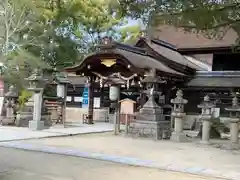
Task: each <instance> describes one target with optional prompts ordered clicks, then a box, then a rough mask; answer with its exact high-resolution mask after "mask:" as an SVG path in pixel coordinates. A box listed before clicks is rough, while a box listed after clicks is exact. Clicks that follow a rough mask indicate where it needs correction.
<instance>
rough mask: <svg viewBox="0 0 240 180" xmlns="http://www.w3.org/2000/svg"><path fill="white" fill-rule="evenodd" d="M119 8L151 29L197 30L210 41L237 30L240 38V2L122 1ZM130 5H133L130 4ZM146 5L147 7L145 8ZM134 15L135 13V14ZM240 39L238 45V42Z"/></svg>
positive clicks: (120, 0) (228, 0)
mask: <svg viewBox="0 0 240 180" xmlns="http://www.w3.org/2000/svg"><path fill="white" fill-rule="evenodd" d="M118 2H119V3H118V6H120V7H121V8H124V9H126V10H127V12H126V10H125V11H123V10H121V8H119V9H120V11H121V12H125V14H127V15H129V16H131V17H132V18H143V19H144V20H146V19H147V18H146V17H144V16H146V14H147V13H146V11H147V12H150V13H148V16H149V18H148V19H147V20H148V23H149V27H151V28H154V27H156V26H159V25H161V24H170V25H174V26H176V27H182V28H185V30H191V31H192V30H194V31H195V32H196V33H201V34H204V35H206V36H207V37H208V38H222V37H223V36H224V35H225V33H226V32H227V30H229V29H230V28H231V29H234V30H235V31H236V33H238V37H240V36H239V35H240V34H239V33H240V26H239V24H240V14H239V12H240V11H239V10H240V2H239V1H237V0H221V1H219V0H213V1H209V0H189V1H185V0H179V1H175V0H169V1H163V0H140V1H139V0H119V1H118ZM129 2H131V3H129ZM146 5H147V7H148V8H147V7H146ZM132 12H133V13H132ZM239 40H240V39H239V38H238V39H237V42H236V43H239Z"/></svg>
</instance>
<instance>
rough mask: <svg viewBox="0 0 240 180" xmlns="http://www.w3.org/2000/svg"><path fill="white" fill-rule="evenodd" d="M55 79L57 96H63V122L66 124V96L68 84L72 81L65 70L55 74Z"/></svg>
mask: <svg viewBox="0 0 240 180" xmlns="http://www.w3.org/2000/svg"><path fill="white" fill-rule="evenodd" d="M55 81H56V83H57V96H58V97H60V98H61V116H62V118H61V124H63V126H65V122H66V101H67V100H66V98H67V85H68V84H69V83H70V81H69V79H68V78H67V75H66V74H65V73H63V72H59V73H56V74H55Z"/></svg>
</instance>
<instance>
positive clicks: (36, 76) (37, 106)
mask: <svg viewBox="0 0 240 180" xmlns="http://www.w3.org/2000/svg"><path fill="white" fill-rule="evenodd" d="M26 80H28V81H29V85H30V87H29V88H28V90H29V91H33V92H34V95H33V120H31V121H29V125H28V127H29V129H31V130H42V129H44V121H41V111H42V93H43V82H44V81H45V80H44V79H43V77H42V73H40V72H39V71H38V70H34V72H33V74H32V75H31V76H29V77H28V78H26Z"/></svg>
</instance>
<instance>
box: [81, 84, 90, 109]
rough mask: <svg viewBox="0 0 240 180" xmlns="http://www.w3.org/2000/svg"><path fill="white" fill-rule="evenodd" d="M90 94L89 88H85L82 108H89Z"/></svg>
mask: <svg viewBox="0 0 240 180" xmlns="http://www.w3.org/2000/svg"><path fill="white" fill-rule="evenodd" d="M88 100H89V93H88V87H85V88H84V90H83V95H82V108H85V109H86V108H88Z"/></svg>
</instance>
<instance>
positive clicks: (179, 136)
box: [171, 90, 188, 142]
mask: <svg viewBox="0 0 240 180" xmlns="http://www.w3.org/2000/svg"><path fill="white" fill-rule="evenodd" d="M176 96H177V97H176V98H174V99H171V103H172V104H173V105H174V108H173V112H172V117H173V118H174V120H175V127H174V131H173V132H172V135H171V140H172V141H177V142H186V141H187V136H186V135H185V134H184V133H183V120H184V117H185V115H186V113H184V105H185V104H187V103H188V101H187V100H186V99H183V92H182V90H178V91H177V93H176Z"/></svg>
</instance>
